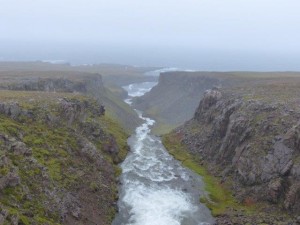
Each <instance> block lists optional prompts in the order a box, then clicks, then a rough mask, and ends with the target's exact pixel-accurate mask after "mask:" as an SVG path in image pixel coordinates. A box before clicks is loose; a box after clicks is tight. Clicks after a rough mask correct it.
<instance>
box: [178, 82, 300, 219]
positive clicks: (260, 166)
mask: <svg viewBox="0 0 300 225" xmlns="http://www.w3.org/2000/svg"><path fill="white" fill-rule="evenodd" d="M266 88H268V87H264V86H262V87H259V88H257V89H251V88H249V89H247V88H241V89H236V90H235V91H228V90H222V91H220V90H217V89H214V90H209V91H206V92H205V94H204V97H203V99H202V100H201V102H200V105H199V107H198V109H197V110H196V113H195V115H194V118H193V119H192V120H190V121H189V122H187V123H186V124H185V125H184V126H182V127H179V128H177V129H176V130H175V131H174V132H176V133H177V135H178V137H180V138H181V141H182V142H183V143H185V144H186V145H187V146H188V147H189V150H190V151H191V152H192V153H193V154H195V156H198V157H201V158H202V159H203V162H206V163H207V166H208V168H210V170H211V171H212V173H214V174H215V175H220V174H221V176H222V177H223V180H226V179H233V181H234V182H233V192H234V194H235V195H236V196H237V197H238V198H239V199H240V200H241V201H245V200H246V199H249V198H251V199H254V201H266V202H272V203H275V204H278V205H282V206H283V207H284V208H285V209H286V210H288V211H290V212H293V213H295V214H298V215H299V214H300V148H299V147H300V145H299V143H300V109H299V96H298V95H299V93H298V94H297V92H296V91H297V88H296V87H294V86H292V87H289V88H291V90H289V91H287V92H286V93H284V94H282V95H278V89H277V90H276V87H275V88H274V90H273V91H271V89H268V92H266V90H267V89H266ZM269 88H270V87H269ZM269 90H270V91H269ZM276 91H277V92H276ZM292 91H295V92H293V93H292V94H291V93H290V92H292ZM276 93H277V94H276ZM288 94H291V95H289V97H287V95H288ZM275 96H276V97H277V98H276V99H274V97H275ZM273 99H274V100H273Z"/></svg>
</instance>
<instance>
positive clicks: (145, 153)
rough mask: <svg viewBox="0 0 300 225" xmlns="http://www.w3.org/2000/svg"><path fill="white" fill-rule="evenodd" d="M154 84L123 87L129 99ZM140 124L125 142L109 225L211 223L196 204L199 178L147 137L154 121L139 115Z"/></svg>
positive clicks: (200, 189) (200, 191)
mask: <svg viewBox="0 0 300 225" xmlns="http://www.w3.org/2000/svg"><path fill="white" fill-rule="evenodd" d="M155 84H156V83H154V82H145V83H141V84H131V85H129V86H126V87H124V89H125V90H127V91H128V93H129V96H130V98H129V99H127V100H126V102H127V103H128V104H131V102H132V101H131V100H132V97H135V96H142V95H143V94H145V93H146V92H147V91H150V90H151V88H152V87H153V86H154V85H155ZM136 112H137V113H138V115H139V117H140V118H141V119H142V120H143V121H144V123H143V124H142V125H141V126H139V127H137V128H136V133H135V134H134V135H132V136H131V137H130V138H129V139H128V144H129V145H130V149H131V151H130V153H129V154H128V156H127V158H126V159H125V161H124V162H123V163H122V164H121V167H122V170H123V173H122V175H121V177H120V181H121V186H120V199H119V202H118V207H119V213H118V215H117V216H116V218H115V220H114V221H113V225H181V224H182V225H207V224H213V222H214V219H213V218H212V216H211V214H210V211H209V210H208V209H207V208H206V207H205V206H204V205H202V204H201V203H200V202H199V198H200V196H201V195H203V194H205V193H204V191H203V182H202V180H201V177H199V176H197V175H196V174H194V173H193V172H192V171H190V170H188V169H185V168H183V167H182V166H181V164H180V163H179V162H178V161H176V160H175V159H174V158H173V157H172V156H170V155H169V153H168V152H167V151H166V149H165V148H164V146H163V144H162V143H161V140H160V138H158V137H156V136H153V135H151V134H150V132H151V127H152V126H153V125H154V123H155V121H154V120H152V119H150V118H146V117H143V116H142V112H140V111H138V110H136Z"/></svg>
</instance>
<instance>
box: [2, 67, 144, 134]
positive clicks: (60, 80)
mask: <svg viewBox="0 0 300 225" xmlns="http://www.w3.org/2000/svg"><path fill="white" fill-rule="evenodd" d="M0 81H1V84H0V89H2V90H19V91H21V90H24V91H47V92H69V93H70V92H71V93H72V92H79V93H83V94H85V95H90V96H92V97H95V98H96V99H98V100H99V101H100V102H102V104H103V105H105V108H106V110H107V111H108V112H109V113H110V115H111V116H112V117H113V118H114V119H116V120H118V121H119V122H120V123H121V124H122V126H123V127H124V128H126V129H127V130H128V132H132V131H133V130H134V129H135V127H136V126H137V125H138V124H139V123H140V122H141V121H140V119H139V118H138V116H137V115H136V113H135V111H134V110H132V109H131V108H130V107H129V106H128V105H127V104H126V103H124V102H123V100H122V99H121V96H120V95H118V94H117V95H116V94H115V93H113V92H112V91H111V90H110V89H109V88H107V87H104V84H103V81H102V76H101V75H99V74H91V73H85V72H78V71H6V72H1V74H0Z"/></svg>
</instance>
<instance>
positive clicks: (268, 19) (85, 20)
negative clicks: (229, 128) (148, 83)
mask: <svg viewBox="0 0 300 225" xmlns="http://www.w3.org/2000/svg"><path fill="white" fill-rule="evenodd" d="M299 9H300V1H299V0H226V1H225V0H184V1H183V0H178V1H170V0H151V1H150V0H142V1H141V0H122V1H121V0H110V1H104V0H85V1H83V0H72V1H71V0H64V1H58V0H22V1H20V0H0V60H38V59H40V60H66V61H70V62H72V63H74V64H81V63H100V62H109V63H121V64H132V65H140V66H149V65H156V66H172V67H181V68H191V69H202V70H300V65H299V61H300V41H299V40H300V13H299Z"/></svg>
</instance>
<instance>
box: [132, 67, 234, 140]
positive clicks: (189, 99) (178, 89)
mask: <svg viewBox="0 0 300 225" xmlns="http://www.w3.org/2000/svg"><path fill="white" fill-rule="evenodd" d="M227 79H228V74H222V73H210V72H167V73H162V74H161V75H160V77H159V82H158V85H157V86H155V87H154V88H153V89H152V90H151V91H150V92H149V93H147V94H145V96H143V97H141V98H138V99H136V100H135V101H134V106H135V107H136V108H138V109H141V110H143V111H144V112H145V114H146V115H148V116H150V117H152V118H154V119H155V120H156V121H157V125H156V127H155V128H154V129H153V130H154V132H155V131H156V132H157V133H159V134H160V133H164V132H166V131H169V129H170V128H175V127H176V126H178V125H180V124H182V123H183V122H184V121H186V120H188V119H190V118H192V116H193V113H194V112H195V109H196V107H197V105H198V104H199V99H201V97H202V95H203V93H204V91H205V90H207V89H209V88H212V87H213V86H221V85H225V84H227V82H226V80H227Z"/></svg>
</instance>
